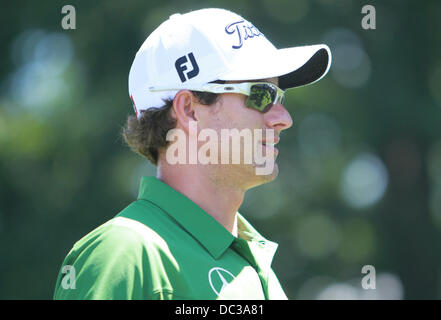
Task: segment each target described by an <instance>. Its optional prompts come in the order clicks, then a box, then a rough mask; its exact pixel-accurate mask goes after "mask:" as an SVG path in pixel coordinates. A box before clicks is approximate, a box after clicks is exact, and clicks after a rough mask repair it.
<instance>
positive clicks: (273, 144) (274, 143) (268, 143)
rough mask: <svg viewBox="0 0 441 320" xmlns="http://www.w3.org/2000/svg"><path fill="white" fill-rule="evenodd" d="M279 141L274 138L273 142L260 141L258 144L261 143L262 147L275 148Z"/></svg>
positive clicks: (277, 138)
mask: <svg viewBox="0 0 441 320" xmlns="http://www.w3.org/2000/svg"><path fill="white" fill-rule="evenodd" d="M279 141H280V138H279V137H275V138H274V141H267V140H262V141H260V143H262V144H263V145H269V146H275V145H276V144H278V143H279Z"/></svg>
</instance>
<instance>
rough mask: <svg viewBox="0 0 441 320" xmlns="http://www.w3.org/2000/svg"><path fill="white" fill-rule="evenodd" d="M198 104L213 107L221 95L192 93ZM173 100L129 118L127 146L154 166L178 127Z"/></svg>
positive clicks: (123, 133) (126, 129) (123, 134)
mask: <svg viewBox="0 0 441 320" xmlns="http://www.w3.org/2000/svg"><path fill="white" fill-rule="evenodd" d="M191 92H192V93H193V95H194V96H195V97H196V98H197V100H198V102H199V103H201V104H203V105H212V104H213V103H216V102H217V101H218V99H219V94H215V93H210V92H200V91H191ZM172 107H173V100H171V99H169V100H164V106H162V107H161V108H151V109H147V110H141V115H140V116H139V117H136V116H129V117H128V118H127V122H126V126H125V127H124V128H123V129H122V136H123V138H124V140H125V142H126V143H127V145H128V146H129V147H130V148H131V149H132V150H133V151H134V152H136V153H138V154H140V155H141V156H143V157H145V158H147V159H148V160H149V161H150V162H151V163H152V164H153V165H155V166H156V165H157V164H158V156H159V151H160V149H161V148H165V147H167V145H168V143H169V141H167V140H166V136H167V132H168V131H169V130H171V129H173V128H175V127H176V120H175V119H174V118H173V117H172V115H171V109H172Z"/></svg>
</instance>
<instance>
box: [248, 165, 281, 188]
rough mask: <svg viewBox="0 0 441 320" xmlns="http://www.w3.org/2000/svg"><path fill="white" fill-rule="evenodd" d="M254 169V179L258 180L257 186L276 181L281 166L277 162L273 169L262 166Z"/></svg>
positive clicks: (256, 166) (255, 166)
mask: <svg viewBox="0 0 441 320" xmlns="http://www.w3.org/2000/svg"><path fill="white" fill-rule="evenodd" d="M253 167H254V174H255V176H254V178H255V180H256V185H255V186H258V185H261V184H264V183H268V182H271V181H273V180H275V179H276V178H277V176H278V175H279V166H278V165H277V163H276V162H274V164H273V166H272V168H269V167H265V165H261V166H258V165H254V166H253ZM258 169H260V170H258Z"/></svg>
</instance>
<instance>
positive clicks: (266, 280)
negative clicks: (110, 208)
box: [54, 177, 287, 300]
mask: <svg viewBox="0 0 441 320" xmlns="http://www.w3.org/2000/svg"><path fill="white" fill-rule="evenodd" d="M237 215H238V237H234V236H233V235H232V234H231V233H230V232H228V231H227V230H226V229H225V228H224V227H223V226H222V225H221V224H220V223H218V222H217V221H216V220H215V219H214V218H213V217H212V216H211V215H209V214H208V213H206V212H205V211H203V210H202V209H201V208H200V207H199V206H197V205H196V204H195V203H194V202H193V201H191V200H190V199H188V198H187V197H185V196H184V195H182V194H181V193H179V192H178V191H176V190H174V189H173V188H171V187H170V186H168V185H167V184H165V183H163V182H162V181H160V180H158V179H156V178H154V177H143V178H142V180H141V187H140V191H139V196H138V200H136V201H134V202H133V203H131V204H130V205H129V206H128V207H127V208H125V209H124V210H123V211H122V212H120V213H119V214H118V215H117V216H115V217H114V218H113V219H111V220H109V221H108V222H106V223H104V224H103V225H101V226H99V227H98V228H96V229H95V230H93V231H91V232H90V233H89V234H87V235H86V236H84V237H83V238H82V239H81V240H79V241H78V242H77V243H75V245H74V246H73V248H72V249H71V250H70V252H69V253H68V255H67V257H66V258H65V259H64V261H63V264H62V267H61V268H60V272H59V274H58V279H57V283H56V287H55V293H54V299H203V300H209V299H287V297H286V295H285V293H284V292H283V289H282V287H281V286H280V283H279V281H278V279H277V277H276V275H275V274H274V272H273V270H272V269H271V262H272V260H273V256H274V254H275V252H276V250H277V244H276V243H274V242H271V241H268V240H267V239H265V238H264V237H262V236H261V235H260V234H259V233H258V232H257V231H256V230H255V229H254V228H253V227H252V226H251V224H250V223H249V222H248V221H247V220H245V218H244V217H242V216H241V215H240V214H239V213H238V214H237Z"/></svg>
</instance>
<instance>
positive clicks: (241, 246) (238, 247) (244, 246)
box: [231, 238, 269, 300]
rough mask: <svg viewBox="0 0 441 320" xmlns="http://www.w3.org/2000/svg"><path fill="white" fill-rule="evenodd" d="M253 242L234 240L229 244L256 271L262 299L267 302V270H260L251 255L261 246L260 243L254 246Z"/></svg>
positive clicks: (253, 255)
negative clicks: (262, 295)
mask: <svg viewBox="0 0 441 320" xmlns="http://www.w3.org/2000/svg"><path fill="white" fill-rule="evenodd" d="M254 242H255V241H250V242H248V241H246V240H244V239H240V238H236V239H234V241H233V243H232V244H231V247H232V249H233V250H234V251H236V252H237V253H238V254H239V255H241V256H242V257H243V258H244V259H245V260H246V261H248V262H249V264H250V265H251V267H253V268H254V270H256V272H257V275H258V276H259V279H260V283H261V286H262V291H263V294H264V297H265V299H266V300H268V299H269V296H268V269H267V268H262V266H261V265H260V264H259V262H258V261H257V259H256V258H255V254H253V251H254V252H256V250H259V248H258V247H257V246H259V247H260V246H262V245H263V244H262V243H259V244H254ZM249 243H253V244H251V245H252V246H254V248H250V245H249ZM256 245H257V246H256Z"/></svg>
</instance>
